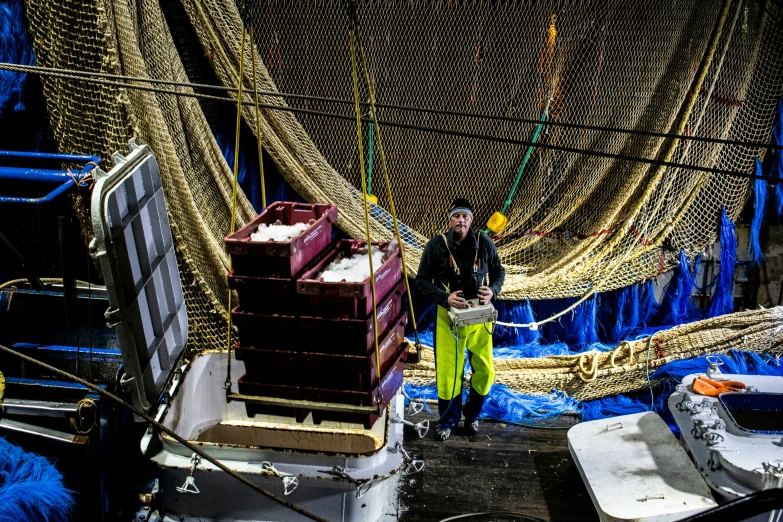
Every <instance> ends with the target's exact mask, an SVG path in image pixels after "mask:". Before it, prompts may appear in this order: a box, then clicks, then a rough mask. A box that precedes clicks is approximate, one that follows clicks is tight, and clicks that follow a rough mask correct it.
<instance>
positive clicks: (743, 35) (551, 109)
mask: <svg viewBox="0 0 783 522" xmlns="http://www.w3.org/2000/svg"><path fill="white" fill-rule="evenodd" d="M192 1H193V2H195V1H196V0H192ZM198 3H199V4H201V5H207V6H209V9H207V11H208V13H209V15H208V16H210V17H211V18H209V19H208V21H205V22H206V23H205V25H206V26H208V27H209V26H216V25H218V22H216V21H215V20H216V19H217V18H220V19H221V20H222V21H224V22H223V23H220V24H219V25H220V28H219V30H217V31H215V33H214V36H215V37H218V38H220V39H221V41H222V45H223V47H224V48H234V49H236V47H237V43H236V41H237V38H238V37H237V36H236V32H237V30H238V22H237V21H234V22H230V21H229V19H230V15H229V14H228V12H229V11H231V9H230V8H227V7H226V6H225V5H224V3H223V2H221V1H219V0H198ZM237 3H238V5H239V8H240V12H241V13H242V17H243V20H244V22H245V24H246V25H249V26H252V28H253V29H254V38H255V44H256V48H257V49H258V52H259V55H260V57H261V58H262V59H263V60H264V64H265V66H266V67H265V71H264V80H265V87H270V86H274V87H276V88H277V89H279V90H280V91H283V92H286V93H295V94H309V95H316V96H321V97H325V98H333V99H341V100H350V99H352V98H353V84H352V81H351V67H350V58H349V48H348V15H347V11H346V9H345V7H344V4H345V3H344V2H339V1H335V0H332V1H328V0H321V1H315V0H312V1H304V2H296V3H291V2H285V1H273V0H266V1H259V0H237ZM768 9H769V11H765V10H764V9H763V8H762V6H761V5H760V4H759V3H754V2H742V1H739V2H736V1H735V2H730V3H722V2H713V3H710V4H708V5H705V4H703V3H701V2H696V1H686V2H678V3H677V4H676V5H674V4H670V3H660V2H642V3H640V2H633V1H623V0H619V1H613V2H607V1H588V2H579V3H573V2H559V1H557V2H546V1H545V2H488V1H476V2H464V1H455V2H442V1H441V2H422V1H405V2H403V1H396V2H394V1H392V2H388V1H384V2H380V1H372V0H369V1H364V2H359V6H358V27H359V32H360V34H361V35H362V40H363V43H364V49H365V52H366V56H367V64H368V68H369V72H370V78H371V85H372V86H373V89H374V94H375V98H376V100H377V102H378V103H381V104H387V105H392V106H408V107H419V108H426V109H432V110H434V111H436V112H421V111H412V110H404V109H401V108H388V107H387V108H380V109H379V112H378V119H379V120H380V121H381V122H389V123H391V124H408V125H414V126H418V127H426V128H429V129H446V130H456V131H461V132H469V133H474V134H480V135H489V136H495V137H500V138H508V139H513V140H524V141H530V140H531V139H532V138H533V136H534V134H535V130H536V125H533V124H530V123H520V122H515V121H508V120H507V121H497V120H492V119H488V118H482V117H479V116H480V115H488V116H494V117H509V118H525V119H528V120H539V119H541V118H542V114H543V113H544V112H545V111H548V112H547V116H546V119H547V121H553V122H570V123H579V124H584V125H593V126H602V127H607V126H608V127H619V128H624V129H639V130H646V131H654V132H675V133H678V132H679V129H682V132H681V133H682V134H686V135H699V136H704V137H712V138H722V139H731V140H753V141H761V142H766V141H768V139H769V133H770V130H771V128H772V124H773V119H774V113H775V103H776V99H777V97H778V96H780V94H781V93H782V92H783V68H782V67H781V66H782V65H783V62H782V60H783V45H781V44H783V41H782V40H783V36H781V35H782V34H783V33H781V31H780V29H781V26H780V18H781V12H780V10H779V9H778V8H777V7H772V6H768ZM210 44H212V45H217V42H210ZM234 61H236V57H234ZM702 63H703V64H704V67H705V68H706V76H705V77H704V78H703V79H702V80H701V81H699V76H698V74H697V73H698V72H699V70H700V65H701V64H702ZM223 79H224V81H227V80H228V81H229V82H230V81H231V80H233V78H230V77H224V78H223ZM694 90H697V91H695V92H697V95H696V98H695V100H694V101H695V103H693V104H692V106H689V104H688V103H687V101H688V95H689V93H691V92H694ZM361 96H362V101H363V102H367V101H368V93H367V90H366V89H364V90H363V91H362V93H361ZM270 100H271V98H268V97H265V101H270ZM287 102H288V104H289V105H291V106H293V107H297V108H304V109H313V110H321V111H328V112H333V113H339V114H343V115H352V114H353V113H352V111H353V107H352V106H351V105H350V104H347V105H346V104H341V103H337V102H328V103H327V102H317V101H312V100H301V99H294V98H291V99H288V100H287ZM437 111H440V112H437ZM447 111H451V112H460V113H465V114H467V116H457V115H452V114H447V113H446V112H447ZM365 116H367V114H365ZM273 117H274V116H272V115H271V114H268V113H265V114H264V118H273ZM288 117H289V118H290V116H288ZM296 123H297V131H299V130H298V126H299V125H301V130H302V131H303V132H305V133H306V134H307V136H308V138H309V139H308V144H307V147H305V148H301V145H297V153H298V154H300V155H301V156H303V157H305V158H306V159H305V162H309V163H311V164H312V166H311V167H310V168H311V169H318V171H319V172H318V174H315V173H308V175H307V178H308V179H315V178H316V176H318V177H319V178H321V177H327V178H329V179H330V180H332V184H333V185H334V188H333V189H332V190H328V189H323V190H328V196H329V198H330V200H331V201H335V202H337V203H339V204H340V209H341V219H342V218H345V219H346V220H352V221H361V219H360V218H361V212H360V210H359V211H357V210H355V208H353V207H352V206H350V205H349V203H351V202H352V201H353V200H354V199H355V198H356V197H357V194H356V188H357V187H361V183H360V178H359V176H360V169H359V157H358V151H357V136H356V128H355V122H352V121H338V120H332V119H326V118H324V117H321V116H315V115H298V116H297V117H296ZM380 126H381V127H382V132H383V136H384V138H383V143H385V144H386V146H385V152H386V155H387V157H388V167H389V175H390V176H391V183H392V189H393V193H394V198H395V200H396V206H397V209H398V217H399V219H400V220H401V221H402V222H403V223H404V224H405V225H406V227H407V228H406V230H407V231H408V233H407V236H406V240H407V243H408V246H409V252H410V256H409V258H410V259H409V267H408V268H409V270H410V271H412V272H415V270H416V266H417V263H418V259H419V257H418V256H419V254H420V252H421V249H422V247H423V245H424V244H425V243H426V240H427V238H429V237H432V236H433V235H434V234H436V233H439V232H441V231H442V230H443V229H444V227H445V226H446V219H445V209H446V208H447V206H448V205H449V203H450V202H451V201H452V200H453V198H454V197H456V196H467V197H469V198H471V199H472V200H473V204H474V207H475V208H476V209H477V212H476V219H475V222H476V224H477V225H478V226H479V227H483V226H484V224H486V223H487V220H488V218H489V217H490V215H491V214H492V213H493V212H495V211H498V210H501V208H502V207H503V204H504V201H505V200H506V198H507V197H508V195H509V192H510V189H511V187H512V185H513V184H514V180H515V179H516V178H517V176H518V173H519V170H520V167H521V166H522V164H523V162H524V156H525V155H526V153H527V147H526V146H522V145H515V144H506V143H498V142H492V141H485V140H480V139H475V138H469V137H457V136H444V135H442V134H439V133H437V132H432V131H422V130H413V129H403V128H399V127H393V126H391V125H386V126H383V125H382V124H381V125H380ZM376 127H377V126H376ZM373 130H374V131H375V132H376V133H377V128H376V129H373ZM369 134H370V128H369V123H365V126H364V136H365V141H364V143H363V147H364V149H365V154H364V156H365V158H368V156H369V155H370V150H368V147H369V144H368V143H369V140H368V137H369ZM310 140H312V145H313V146H314V147H313V146H311V145H310V143H309V141H310ZM538 143H539V144H545V145H555V146H561V147H569V148H578V149H585V150H591V151H599V152H604V153H611V154H622V155H628V156H635V157H641V158H648V159H663V158H665V157H667V153H669V154H668V156H669V157H670V158H671V160H672V161H676V162H682V163H686V164H692V165H698V166H703V167H718V168H722V169H728V170H737V171H742V172H750V171H751V170H752V164H753V160H754V158H755V157H757V156H763V154H764V153H765V151H764V150H762V149H750V148H746V147H736V146H725V145H717V144H711V143H703V142H680V143H673V142H671V141H670V140H666V139H662V138H659V137H650V136H640V135H629V134H618V133H610V132H605V131H592V130H586V129H572V128H564V127H555V126H545V127H543V132H542V133H541V135H540V137H539V139H538ZM377 145H378V144H377V140H376V141H375V143H374V147H375V150H373V154H374V157H375V165H374V172H373V183H372V187H373V193H375V194H376V195H377V196H378V198H379V205H380V206H381V207H382V208H383V209H388V208H389V202H388V200H387V198H386V192H385V190H384V189H383V187H382V181H381V179H382V178H381V173H380V169H379V165H378V150H377ZM325 164H326V165H325ZM284 168H285V167H284ZM292 178H293V176H292ZM344 181H347V182H348V186H347V187H346V185H345V183H344ZM299 185H301V183H299ZM319 186H320V187H322V188H323V187H324V185H323V184H322V183H319ZM748 188H749V182H748V180H747V179H743V178H736V177H730V176H726V175H711V174H706V173H703V172H698V171H692V170H687V169H673V168H666V169H660V168H659V167H657V166H655V165H649V164H644V163H638V162H632V161H623V160H617V159H612V158H603V157H596V156H590V155H585V154H579V153H575V152H563V151H556V150H546V149H543V148H536V149H535V150H534V151H533V152H532V155H531V156H530V159H529V161H528V162H527V164H526V165H525V168H524V170H523V171H522V173H521V177H520V179H519V185H518V187H517V189H516V191H515V192H514V194H513V197H512V198H511V200H510V204H509V206H508V208H507V209H506V212H505V214H506V216H507V218H508V221H509V224H508V226H507V228H506V229H505V230H504V231H503V232H502V236H503V238H501V239H499V241H498V246H499V252H500V255H501V257H502V259H503V262H504V264H505V266H506V269H507V278H506V284H505V286H504V288H503V297H505V298H508V299H520V298H533V299H549V298H557V297H568V296H581V295H584V294H585V293H587V292H589V291H605V290H611V289H615V288H619V287H622V286H626V285H628V284H631V283H634V282H638V281H641V280H644V279H649V278H651V277H654V276H655V275H657V274H659V273H660V272H661V271H664V270H668V269H669V268H670V267H671V266H673V264H676V262H677V261H676V255H677V254H676V252H673V251H676V250H678V249H680V248H682V249H685V250H686V251H687V252H688V253H689V254H691V255H692V254H695V253H696V252H697V251H700V250H702V249H703V248H704V247H705V246H707V245H709V244H711V243H712V242H713V241H714V240H715V238H716V237H717V231H718V225H719V222H720V208H721V206H725V207H726V208H727V209H728V213H729V216H730V217H732V218H736V217H737V215H738V214H739V212H740V210H741V208H742V206H743V204H744V202H745V200H746V197H747V193H748ZM306 195H307V197H308V198H312V197H313V196H314V195H315V194H306ZM377 214H378V219H377V221H378V222H380V223H381V224H386V222H385V221H384V218H385V217H386V216H385V215H384V214H383V213H382V212H381V211H378V212H377ZM346 228H348V229H349V231H351V233H352V234H353V233H354V232H353V227H352V226H350V227H346ZM387 235H388V232H387ZM662 246H666V247H668V249H662ZM672 254H673V255H672Z"/></svg>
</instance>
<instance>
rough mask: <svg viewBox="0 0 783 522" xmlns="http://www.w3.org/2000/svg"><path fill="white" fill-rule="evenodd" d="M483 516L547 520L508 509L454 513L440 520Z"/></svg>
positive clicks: (445, 521)
mask: <svg viewBox="0 0 783 522" xmlns="http://www.w3.org/2000/svg"><path fill="white" fill-rule="evenodd" d="M483 517H501V518H513V519H516V520H530V521H531V522H548V521H547V520H546V519H543V518H540V517H534V516H533V515H527V514H525V513H511V512H509V511H482V512H479V513H467V514H465V515H456V516H453V517H449V518H444V519H443V520H441V521H440V522H451V521H452V520H467V519H469V518H483Z"/></svg>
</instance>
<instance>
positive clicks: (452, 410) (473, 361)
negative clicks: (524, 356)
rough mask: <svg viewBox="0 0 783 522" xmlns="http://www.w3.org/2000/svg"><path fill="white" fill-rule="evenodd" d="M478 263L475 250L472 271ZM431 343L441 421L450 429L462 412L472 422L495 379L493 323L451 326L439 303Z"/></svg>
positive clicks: (468, 421) (457, 267)
mask: <svg viewBox="0 0 783 522" xmlns="http://www.w3.org/2000/svg"><path fill="white" fill-rule="evenodd" d="M443 240H444V241H445V242H446V249H447V250H448V240H447V239H446V236H445V235H443ZM449 258H450V259H449V264H450V266H452V268H453V269H454V273H455V276H457V277H459V276H460V275H461V274H460V272H461V271H460V268H459V266H458V265H457V263H456V261H455V260H454V256H452V255H451V251H450V250H449ZM479 263H480V260H479V259H478V251H477V253H476V259H475V260H474V266H473V272H475V271H476V269H477V267H478V264H479ZM450 288H451V285H449V289H450ZM449 291H450V290H449ZM434 344H435V373H436V379H437V387H438V414H439V415H440V424H441V426H443V427H445V428H449V429H451V428H453V427H454V426H455V425H456V424H457V423H458V422H459V420H460V417H461V414H462V413H464V414H465V422H466V423H471V422H473V421H474V420H476V419H477V418H478V416H479V413H481V407H482V406H483V405H484V400H485V398H486V396H487V394H488V393H489V391H490V389H491V388H492V384H493V383H494V382H495V368H494V367H493V365H492V323H484V324H472V325H468V326H461V327H459V328H456V329H454V328H452V325H451V320H450V319H449V316H448V311H447V310H446V309H445V308H443V307H442V306H437V318H436V320H435V343H434ZM465 349H467V350H468V357H469V359H468V360H469V362H470V366H471V367H472V368H473V376H472V377H471V380H470V393H469V394H468V398H467V401H466V402H465V407H464V408H463V407H462V374H463V369H464V365H465Z"/></svg>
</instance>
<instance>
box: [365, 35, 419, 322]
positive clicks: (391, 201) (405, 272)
mask: <svg viewBox="0 0 783 522" xmlns="http://www.w3.org/2000/svg"><path fill="white" fill-rule="evenodd" d="M356 42H357V44H358V47H359V56H360V57H361V60H362V70H363V71H364V81H365V82H366V83H367V92H368V93H369V95H370V111H371V112H372V119H373V122H375V133H376V134H377V136H378V155H379V156H380V157H381V171H382V172H383V180H384V182H385V183H386V197H387V198H388V199H389V210H390V211H391V215H392V222H393V223H394V234H395V236H397V243H398V244H399V246H400V258H401V259H402V278H403V279H404V280H405V290H406V291H407V292H408V308H409V310H410V315H411V323H413V329H414V331H415V330H417V327H416V315H415V314H414V312H413V297H412V296H411V287H410V283H409V282H408V270H407V266H408V265H407V263H406V262H405V248H404V246H405V244H404V243H403V242H402V238H401V237H400V227H399V226H398V224H397V211H396V210H395V208H394V198H393V197H392V190H391V183H390V182H389V171H388V169H387V168H386V154H385V153H384V152H383V141H382V140H381V126H380V125H379V124H378V115H377V114H376V113H375V95H374V94H373V90H372V84H371V83H370V73H369V72H368V70H367V61H366V60H365V58H364V46H363V45H362V41H361V39H360V37H359V30H358V29H357V30H356ZM352 46H353V44H352ZM352 52H353V51H352ZM357 96H358V92H357ZM357 103H358V98H357ZM358 110H359V109H358V105H357V111H358ZM363 169H364V163H362V172H364V170H363ZM363 188H364V187H363ZM363 192H365V193H366V192H367V190H366V188H365V190H363ZM366 199H367V198H365V206H366V205H367V202H366ZM365 212H366V209H365Z"/></svg>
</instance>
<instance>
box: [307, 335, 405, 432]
mask: <svg viewBox="0 0 783 522" xmlns="http://www.w3.org/2000/svg"><path fill="white" fill-rule="evenodd" d="M407 355H408V349H407V344H403V345H402V346H401V347H400V349H399V350H398V353H397V355H396V356H395V358H394V360H393V362H392V364H391V366H390V367H389V368H388V369H387V370H386V372H385V373H384V374H383V375H382V377H381V382H380V383H379V384H378V385H377V386H375V388H373V389H372V391H352V390H327V389H321V388H309V387H305V388H303V389H302V394H303V397H304V399H305V400H307V401H314V402H331V403H337V404H352V405H355V406H372V405H375V404H377V401H378V398H379V397H380V408H379V409H380V410H382V409H383V408H385V407H386V405H387V404H389V402H390V401H391V400H392V397H394V395H395V394H396V393H397V390H399V389H400V387H401V386H402V378H403V372H404V370H405V361H406V358H407ZM378 417H379V415H378V413H348V412H336V411H319V410H313V422H314V423H315V424H320V423H321V422H322V421H325V420H332V421H338V422H352V423H360V424H364V427H365V429H370V428H372V426H373V424H375V421H377V420H378Z"/></svg>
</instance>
